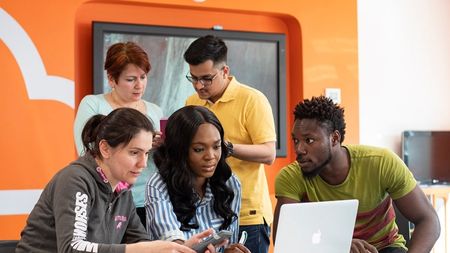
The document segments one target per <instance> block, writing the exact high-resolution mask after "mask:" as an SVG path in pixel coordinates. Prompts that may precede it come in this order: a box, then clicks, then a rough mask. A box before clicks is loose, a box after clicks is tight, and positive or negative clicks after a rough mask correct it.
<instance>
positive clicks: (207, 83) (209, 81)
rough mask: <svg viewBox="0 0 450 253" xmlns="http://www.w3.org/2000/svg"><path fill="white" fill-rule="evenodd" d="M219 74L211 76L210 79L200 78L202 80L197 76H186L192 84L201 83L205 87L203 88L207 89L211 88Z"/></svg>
mask: <svg viewBox="0 0 450 253" xmlns="http://www.w3.org/2000/svg"><path fill="white" fill-rule="evenodd" d="M222 69H223V68H222ZM222 69H221V70H222ZM219 72H220V71H219ZM219 72H217V73H216V74H215V75H213V76H210V77H200V78H198V77H196V76H190V75H189V74H188V75H186V79H187V80H188V81H189V82H191V83H192V84H196V83H198V82H200V83H201V84H202V85H203V87H207V86H210V85H211V84H212V82H213V80H214V79H215V78H216V76H217V74H219Z"/></svg>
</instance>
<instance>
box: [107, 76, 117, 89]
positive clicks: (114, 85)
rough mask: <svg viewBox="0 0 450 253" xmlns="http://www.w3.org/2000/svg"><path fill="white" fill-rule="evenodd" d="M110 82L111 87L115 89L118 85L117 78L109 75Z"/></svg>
mask: <svg viewBox="0 0 450 253" xmlns="http://www.w3.org/2000/svg"><path fill="white" fill-rule="evenodd" d="M108 84H109V87H111V89H114V88H115V87H116V84H117V83H116V80H114V78H113V77H112V76H111V75H108Z"/></svg>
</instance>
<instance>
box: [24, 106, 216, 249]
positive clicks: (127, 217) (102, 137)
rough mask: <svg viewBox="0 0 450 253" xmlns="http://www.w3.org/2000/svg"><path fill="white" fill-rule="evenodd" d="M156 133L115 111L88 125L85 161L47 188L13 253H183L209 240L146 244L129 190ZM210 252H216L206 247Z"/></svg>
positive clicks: (136, 116)
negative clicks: (202, 241) (181, 243)
mask: <svg viewBox="0 0 450 253" xmlns="http://www.w3.org/2000/svg"><path fill="white" fill-rule="evenodd" d="M153 134H154V128H153V125H152V124H151V122H150V121H149V119H148V118H147V117H146V116H145V115H144V114H142V113H140V112H139V111H137V110H135V109H130V108H119V109H116V110H114V111H112V112H111V113H110V114H108V115H107V116H104V115H96V116H93V117H92V118H90V119H89V121H88V122H87V123H86V125H85V127H84V129H83V132H82V140H83V145H84V147H85V149H86V153H85V155H84V156H82V157H80V158H78V159H77V160H76V161H74V162H72V163H71V164H69V165H68V166H67V167H65V168H64V169H62V170H61V171H59V172H58V173H57V174H56V175H55V176H54V177H53V178H52V179H51V181H50V182H49V183H48V184H47V186H46V187H45V189H44V191H43V192H42V194H41V196H40V198H39V200H38V202H37V204H36V205H35V207H34V208H33V210H32V212H31V214H30V216H29V217H28V220H27V224H26V227H25V228H24V230H23V231H22V233H21V239H20V241H19V243H18V246H17V249H16V252H18V253H21V252H27V253H28V252H98V253H103V252H105V253H106V252H108V253H111V252H112V253H125V252H126V253H132V252H181V253H194V251H193V250H192V249H190V248H189V247H186V246H192V245H194V244H196V243H198V242H200V241H201V240H202V239H203V238H204V237H206V236H209V235H210V234H211V233H212V231H210V230H207V231H204V232H201V233H199V234H197V235H195V236H193V237H192V238H191V239H190V240H188V241H186V243H185V244H184V245H180V244H177V243H173V242H169V241H149V239H148V238H149V236H148V235H147V233H146V231H145V229H144V227H143V225H142V223H141V222H140V220H139V217H138V216H137V214H136V210H135V206H134V204H133V198H132V195H131V192H130V191H129V187H130V186H131V185H133V184H134V182H136V179H137V178H138V176H139V175H140V173H141V172H142V170H143V168H145V167H146V163H147V157H148V153H149V151H150V149H151V148H152V138H153ZM208 250H209V251H210V252H214V251H215V250H214V247H213V246H212V245H210V247H208Z"/></svg>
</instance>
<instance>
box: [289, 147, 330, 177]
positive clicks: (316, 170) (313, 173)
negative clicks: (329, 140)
mask: <svg viewBox="0 0 450 253" xmlns="http://www.w3.org/2000/svg"><path fill="white" fill-rule="evenodd" d="M332 157H333V156H332V155H331V148H330V147H329V146H328V152H327V154H326V159H325V160H324V161H323V162H322V163H321V164H319V165H318V166H316V167H315V168H314V169H312V170H311V171H307V172H306V171H303V170H302V172H303V175H304V176H305V177H306V178H310V179H311V178H314V177H315V176H317V175H319V174H320V173H321V172H322V171H323V170H324V169H325V166H327V165H328V164H329V163H330V161H331V158H332ZM300 160H301V156H300V155H297V161H300Z"/></svg>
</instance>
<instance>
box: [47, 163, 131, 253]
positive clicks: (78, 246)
mask: <svg viewBox="0 0 450 253" xmlns="http://www.w3.org/2000/svg"><path fill="white" fill-rule="evenodd" d="M96 187H97V185H96V183H95V179H94V178H92V175H89V173H87V172H86V170H83V169H81V168H80V170H79V171H78V172H77V170H66V171H64V172H63V173H61V174H60V176H59V178H58V180H55V182H54V185H53V189H52V191H51V192H52V193H53V194H54V195H53V211H54V218H55V231H56V242H57V249H58V252H98V253H103V252H104V253H107V252H112V253H124V252H125V245H124V244H120V242H118V243H117V244H105V243H99V242H94V241H88V240H87V238H90V237H92V236H89V234H88V233H89V231H90V229H89V226H90V225H91V224H93V225H97V224H95V223H93V222H91V221H89V220H88V218H89V217H90V212H92V211H93V210H98V209H95V205H96V204H98V203H97V202H98V201H102V200H101V198H100V197H98V196H96V194H95V191H96ZM105 232H106V231H105Z"/></svg>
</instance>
